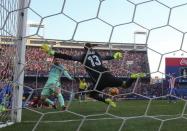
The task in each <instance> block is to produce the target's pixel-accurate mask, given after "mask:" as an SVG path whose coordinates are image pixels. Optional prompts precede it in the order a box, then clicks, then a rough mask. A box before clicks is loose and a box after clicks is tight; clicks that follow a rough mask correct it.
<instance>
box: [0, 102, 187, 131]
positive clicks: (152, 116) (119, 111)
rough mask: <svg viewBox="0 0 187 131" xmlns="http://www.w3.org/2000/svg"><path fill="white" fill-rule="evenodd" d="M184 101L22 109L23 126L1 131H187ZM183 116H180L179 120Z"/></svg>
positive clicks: (78, 104) (93, 103) (186, 113)
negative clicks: (114, 105) (59, 108)
mask: <svg viewBox="0 0 187 131" xmlns="http://www.w3.org/2000/svg"><path fill="white" fill-rule="evenodd" d="M186 108H187V107H185V101H177V103H168V102H167V101H166V100H152V101H149V100H123V101H120V102H117V107H116V108H110V107H108V106H106V105H105V104H103V103H101V102H81V103H80V102H78V101H72V102H71V104H70V106H69V108H68V110H67V111H65V112H63V111H60V110H54V109H33V110H35V111H36V112H33V111H31V110H28V109H23V115H22V122H21V123H16V124H14V125H12V126H8V127H6V128H2V129H0V130H1V131H76V130H78V129H79V130H80V131H118V130H121V131H158V130H160V131H187V124H186V123H187V109H186ZM181 115H183V116H181Z"/></svg>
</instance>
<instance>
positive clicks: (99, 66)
mask: <svg viewBox="0 0 187 131" xmlns="http://www.w3.org/2000/svg"><path fill="white" fill-rule="evenodd" d="M93 46H96V45H92V44H90V43H86V44H85V46H84V52H83V54H81V55H79V56H70V55H67V54H62V53H58V52H55V51H54V50H52V49H51V47H49V45H48V44H44V45H43V46H42V49H43V50H44V51H45V52H47V53H48V54H49V55H53V56H54V57H55V58H61V59H64V60H72V61H78V62H81V63H82V64H83V65H85V69H86V71H87V73H88V74H89V76H90V78H91V81H92V83H93V85H94V86H95V87H93V89H96V90H93V91H91V92H90V94H89V95H90V97H91V98H94V99H96V100H98V101H102V102H104V103H107V104H110V105H111V106H112V107H116V104H115V103H114V102H113V101H112V100H111V99H109V98H105V97H102V96H101V95H100V93H99V92H98V91H102V90H103V89H105V88H107V87H123V88H128V87H130V86H131V85H132V83H133V82H134V81H135V80H136V79H137V77H142V74H136V75H133V76H132V77H131V78H129V79H128V80H127V81H123V80H121V79H119V78H117V77H115V76H113V75H112V74H111V73H110V72H109V70H108V69H107V68H105V67H104V66H103V63H102V61H103V60H112V59H116V60H119V59H121V58H122V53H120V52H116V53H114V55H111V56H104V57H103V56H101V55H100V54H99V53H98V52H97V51H94V50H93V49H92V47H93Z"/></svg>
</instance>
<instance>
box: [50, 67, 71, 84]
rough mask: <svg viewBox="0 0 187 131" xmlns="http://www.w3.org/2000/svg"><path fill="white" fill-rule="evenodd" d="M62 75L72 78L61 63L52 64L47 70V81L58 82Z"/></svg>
mask: <svg viewBox="0 0 187 131" xmlns="http://www.w3.org/2000/svg"><path fill="white" fill-rule="evenodd" d="M62 75H64V76H65V77H67V78H68V79H70V80H72V79H73V78H72V77H71V76H70V74H69V73H68V71H67V70H65V69H64V66H63V65H52V66H51V68H50V71H49V77H48V82H49V83H51V82H58V81H59V80H60V77H61V76H62Z"/></svg>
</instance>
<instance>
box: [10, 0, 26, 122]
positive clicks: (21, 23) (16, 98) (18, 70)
mask: <svg viewBox="0 0 187 131" xmlns="http://www.w3.org/2000/svg"><path fill="white" fill-rule="evenodd" d="M26 3H27V0H18V12H17V34H16V40H15V43H14V44H16V52H17V54H16V55H17V57H16V58H17V59H15V69H14V78H13V83H15V85H16V86H15V87H14V88H13V102H12V121H13V122H21V114H22V97H23V85H24V66H25V49H26V37H25V36H26V27H27V8H25V7H26Z"/></svg>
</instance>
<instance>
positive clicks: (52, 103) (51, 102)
mask: <svg viewBox="0 0 187 131" xmlns="http://www.w3.org/2000/svg"><path fill="white" fill-rule="evenodd" d="M45 102H47V103H48V104H49V105H54V102H53V101H51V100H50V99H48V98H46V99H45Z"/></svg>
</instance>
